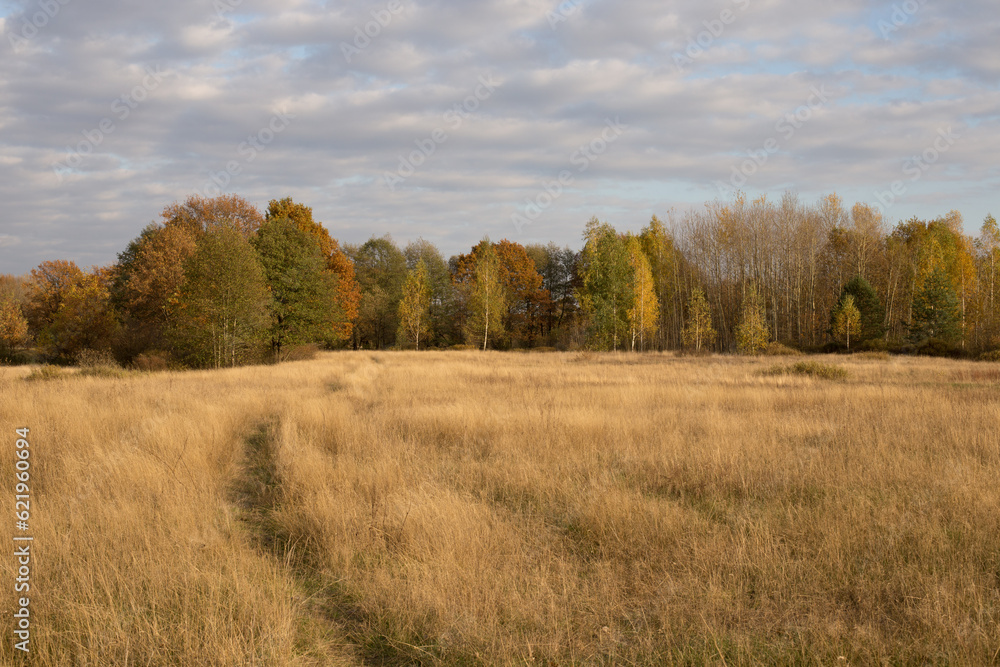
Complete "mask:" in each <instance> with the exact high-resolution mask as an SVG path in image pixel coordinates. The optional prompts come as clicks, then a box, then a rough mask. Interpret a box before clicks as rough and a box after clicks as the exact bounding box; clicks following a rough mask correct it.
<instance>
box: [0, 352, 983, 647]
mask: <svg viewBox="0 0 1000 667" xmlns="http://www.w3.org/2000/svg"><path fill="white" fill-rule="evenodd" d="M796 361H797V359H795V358H792V359H783V358H781V359H779V358H757V359H743V358H736V357H721V356H717V357H707V358H691V357H675V356H672V355H669V354H664V355H660V354H650V355H632V354H625V355H612V354H588V353H550V354H520V353H507V354H504V353H485V354H483V353H474V352H440V353H438V352H421V353H412V352H386V353H350V352H345V353H327V354H323V355H321V356H320V357H319V358H318V359H316V360H314V361H306V362H294V363H288V364H283V365H280V366H260V367H250V368H242V369H235V370H224V371H206V372H184V373H156V374H134V375H131V374H130V375H128V376H125V377H84V376H79V375H74V374H72V373H71V372H70V371H65V375H64V376H60V377H57V378H55V379H45V380H32V381H28V380H25V379H24V378H25V376H27V375H28V373H29V370H30V369H28V368H0V416H2V419H0V422H2V423H3V424H4V429H5V431H4V438H5V440H6V444H4V445H3V450H4V451H5V452H6V453H5V454H3V456H2V459H0V462H2V465H0V489H2V493H3V495H4V504H3V506H4V507H5V508H8V511H9V512H10V515H9V520H5V521H3V522H0V525H2V530H0V538H2V539H4V540H5V541H7V543H8V544H11V538H12V537H13V536H14V534H15V530H14V517H13V510H14V507H13V496H14V494H15V490H14V483H15V480H14V461H15V459H14V453H15V448H14V443H15V440H16V438H17V436H16V435H15V434H14V429H15V428H16V427H21V426H28V427H30V429H31V432H30V438H29V439H30V442H31V457H32V458H31V464H32V471H33V477H32V484H31V499H32V505H31V510H32V511H31V534H32V535H33V536H34V542H33V547H32V548H33V550H34V559H33V561H32V571H31V602H30V610H31V662H32V663H33V664H39V665H43V664H45V665H64V664H65V665H68V664H76V665H125V664H136V665H203V664H206V665H207V664H212V665H312V664H324V665H325V664H330V665H341V664H342V665H352V664H373V665H379V664H381V665H404V664H406V665H408V664H425V665H434V664H448V665H451V664H460V665H500V664H533V663H538V664H549V665H557V664H558V665H583V664H623V665H628V664H725V665H729V666H733V665H751V664H761V663H765V664H803V665H833V664H853V665H861V664H877V663H894V664H897V663H909V664H914V663H916V664H923V663H936V664H963V665H977V664H978V665H986V664H997V663H998V661H1000V482H998V480H1000V428H998V426H1000V400H998V399H1000V364H986V363H972V362H956V361H945V360H930V359H918V358H891V359H887V358H879V357H877V356H873V357H868V358H861V357H855V358H850V357H819V358H816V359H815V361H816V362H817V363H816V364H814V365H812V366H808V365H807V366H802V367H800V368H799V369H798V370H799V371H801V372H787V373H786V372H780V371H786V370H790V369H791V368H792V367H793V366H794V364H795V362H796ZM830 367H837V368H841V369H843V370H844V371H846V376H842V377H839V376H838V375H842V374H837V373H832V372H824V371H829V370H830ZM810 369H811V370H812V371H816V370H817V369H819V371H820V373H819V374H818V375H817V374H809V373H810V372H811V371H810ZM5 553H6V555H4V556H0V590H2V593H0V604H2V608H3V609H4V610H5V614H4V618H5V620H4V622H3V640H2V642H0V662H2V663H3V664H17V663H18V662H19V661H20V658H19V656H18V655H16V654H18V653H20V652H19V651H15V650H14V648H13V641H12V639H11V637H12V635H11V632H12V630H11V627H10V624H11V619H10V616H9V615H8V614H7V613H6V611H7V610H12V609H14V608H15V601H16V598H17V596H16V595H15V593H14V591H13V582H14V579H15V577H16V576H17V574H16V568H17V565H16V563H15V560H14V558H13V556H12V555H11V552H10V550H9V547H8V550H5Z"/></svg>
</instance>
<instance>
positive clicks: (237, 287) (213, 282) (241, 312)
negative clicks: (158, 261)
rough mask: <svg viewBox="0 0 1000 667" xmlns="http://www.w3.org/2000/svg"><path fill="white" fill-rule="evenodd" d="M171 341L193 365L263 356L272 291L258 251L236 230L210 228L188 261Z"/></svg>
mask: <svg viewBox="0 0 1000 667" xmlns="http://www.w3.org/2000/svg"><path fill="white" fill-rule="evenodd" d="M184 273H185V280H184V284H183V286H182V288H181V294H180V298H179V301H178V305H177V317H176V322H175V324H174V328H173V331H172V339H173V342H174V344H175V345H176V348H177V351H178V353H179V354H180V355H181V357H182V358H183V359H185V360H186V361H187V362H188V363H190V364H192V365H194V366H202V367H206V366H213V367H216V368H219V367H222V366H236V365H240V364H244V363H248V362H251V361H254V360H256V359H257V358H259V352H260V348H261V345H262V343H263V341H264V338H265V336H266V335H267V333H268V326H269V324H270V322H269V320H270V318H269V313H268V306H269V301H270V295H269V293H268V288H267V282H266V279H265V277H264V269H263V268H262V267H261V264H260V260H259V259H258V258H257V254H256V253H255V252H254V249H253V248H252V247H251V245H250V243H249V242H248V241H247V240H246V239H244V238H243V236H242V235H241V234H240V233H239V232H238V231H236V230H234V229H232V228H230V227H226V226H221V225H220V226H216V227H213V228H211V229H209V230H208V231H207V232H205V234H204V235H203V236H202V238H201V239H200V240H199V241H198V244H197V247H196V249H195V252H194V254H193V255H192V256H191V257H190V259H189V260H188V261H187V262H186V263H185V272H184Z"/></svg>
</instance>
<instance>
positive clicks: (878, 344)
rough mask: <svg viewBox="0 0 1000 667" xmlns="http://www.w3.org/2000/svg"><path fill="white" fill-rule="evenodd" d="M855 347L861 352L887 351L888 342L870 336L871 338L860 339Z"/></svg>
mask: <svg viewBox="0 0 1000 667" xmlns="http://www.w3.org/2000/svg"><path fill="white" fill-rule="evenodd" d="M857 349H858V350H859V351H861V352H887V351H888V350H889V344H888V343H886V342H885V339H884V338H872V339H871V340H866V341H862V342H861V344H859V345H858V347H857Z"/></svg>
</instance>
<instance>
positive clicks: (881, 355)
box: [854, 350, 889, 361]
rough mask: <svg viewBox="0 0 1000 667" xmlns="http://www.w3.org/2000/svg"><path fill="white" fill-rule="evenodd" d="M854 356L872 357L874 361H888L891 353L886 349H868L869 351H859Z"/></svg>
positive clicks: (860, 357) (861, 357)
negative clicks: (879, 350) (877, 350)
mask: <svg viewBox="0 0 1000 667" xmlns="http://www.w3.org/2000/svg"><path fill="white" fill-rule="evenodd" d="M854 357H855V358H856V359H870V360H872V361H888V360H889V353H888V352H886V351H885V350H882V351H881V352H876V351H868V352H857V353H856V354H855V355H854Z"/></svg>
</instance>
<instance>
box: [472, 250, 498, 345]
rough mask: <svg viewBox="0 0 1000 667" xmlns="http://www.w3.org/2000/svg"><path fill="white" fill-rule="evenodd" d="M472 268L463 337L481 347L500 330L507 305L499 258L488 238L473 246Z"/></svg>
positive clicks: (487, 343)
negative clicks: (473, 259) (473, 261)
mask: <svg viewBox="0 0 1000 667" xmlns="http://www.w3.org/2000/svg"><path fill="white" fill-rule="evenodd" d="M474 255H475V257H476V265H475V270H474V272H473V276H472V285H471V290H470V295H469V319H468V322H467V324H466V339H467V340H468V341H469V343H470V344H475V345H478V344H479V341H482V346H483V350H485V349H486V348H487V347H488V346H489V342H490V336H494V337H496V336H499V335H501V334H502V333H503V314H504V312H505V310H506V308H507V298H506V290H505V289H504V285H503V282H502V280H501V277H500V259H499V257H497V253H496V250H494V248H493V244H492V243H491V242H490V240H489V239H488V238H486V239H483V240H482V241H481V242H480V243H479V245H477V246H476V248H475V252H474Z"/></svg>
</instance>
